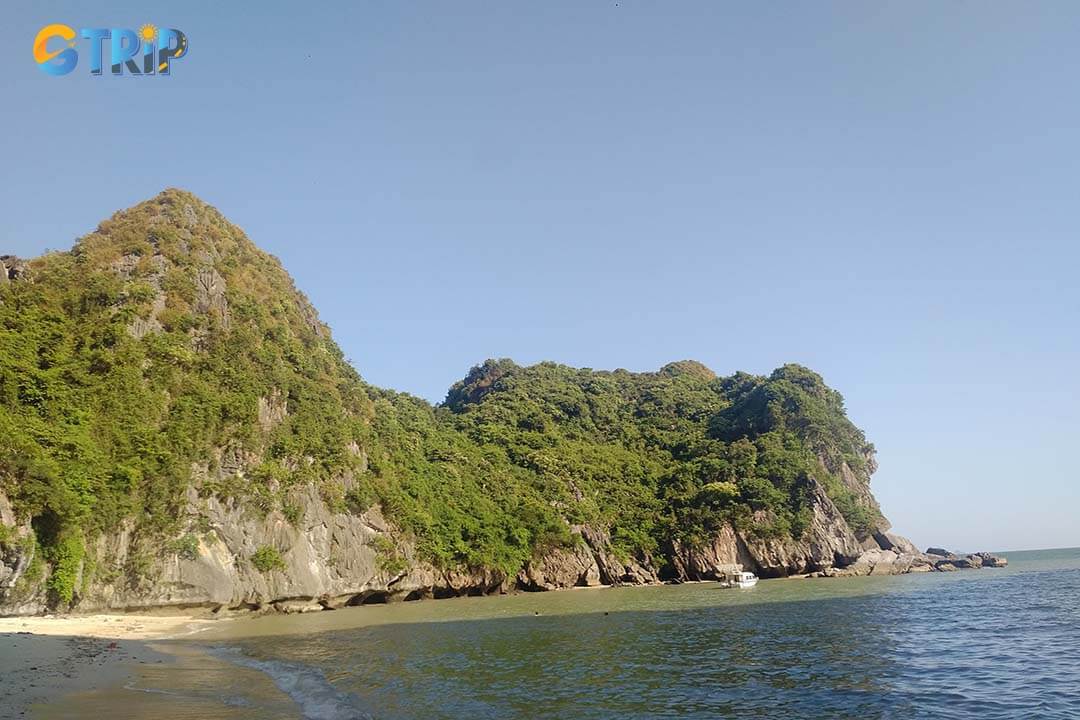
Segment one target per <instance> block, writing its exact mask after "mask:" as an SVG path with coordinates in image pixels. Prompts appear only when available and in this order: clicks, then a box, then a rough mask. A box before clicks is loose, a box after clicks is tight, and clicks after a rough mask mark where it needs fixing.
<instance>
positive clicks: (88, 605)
mask: <svg viewBox="0 0 1080 720" xmlns="http://www.w3.org/2000/svg"><path fill="white" fill-rule="evenodd" d="M875 468H876V465H875V461H874V448H873V446H872V445H871V444H870V443H869V442H868V441H867V439H866V437H865V436H864V434H863V432H862V431H861V430H859V429H858V428H857V427H855V426H854V425H853V424H852V423H851V422H850V421H849V420H848V418H847V416H846V414H845V409H844V402H843V398H842V397H841V395H840V394H839V393H838V392H836V391H835V390H833V389H831V388H829V387H828V386H827V385H826V384H825V383H824V381H823V380H822V378H821V377H820V376H819V375H817V374H816V373H814V372H813V371H811V370H809V369H807V368H805V367H802V366H799V365H795V364H790V365H785V366H783V367H781V368H778V369H776V370H775V371H773V372H772V373H771V374H769V375H767V376H759V375H751V374H746V373H736V374H735V375H732V376H728V377H718V376H717V375H716V374H714V373H713V372H712V371H710V370H709V369H708V368H706V367H705V366H704V365H702V364H700V363H698V362H693V361H681V362H673V363H671V364H669V365H666V366H664V367H663V368H661V369H659V370H658V371H656V372H645V373H634V372H628V371H626V370H614V371H597V370H591V369H576V368H570V367H566V366H563V365H558V364H554V363H541V364H539V365H535V366H532V367H522V366H519V365H517V364H515V363H514V362H512V361H510V360H505V359H503V360H488V361H486V362H484V363H482V364H480V365H478V366H477V367H474V368H473V369H472V370H470V371H469V372H468V374H467V375H466V376H465V377H464V378H463V379H462V380H461V381H460V382H458V383H456V384H454V386H453V387H451V388H450V390H449V392H448V393H447V396H446V399H445V401H444V402H443V403H441V404H438V405H432V404H430V403H428V402H426V401H424V400H421V399H418V398H416V397H414V396H411V395H408V394H404V393H399V392H394V391H391V390H384V389H381V388H378V387H374V386H372V385H370V384H368V383H367V382H365V381H364V380H363V379H362V378H361V376H360V375H359V374H358V373H357V371H356V370H355V369H354V368H353V367H352V366H351V365H350V364H349V363H348V362H347V361H346V360H345V358H344V356H343V354H342V352H341V350H340V349H339V348H338V346H337V345H336V344H335V342H334V340H333V339H332V337H331V334H330V331H329V329H328V328H327V327H326V326H325V325H324V324H323V323H322V322H321V321H320V320H319V317H318V315H317V313H316V311H315V309H314V308H313V307H312V306H311V304H310V303H309V302H308V300H307V299H306V298H305V297H304V296H303V295H302V294H301V293H300V292H299V291H298V290H297V289H296V287H295V285H294V284H293V282H292V280H291V278H290V277H289V275H288V274H287V273H286V272H285V270H284V269H283V268H282V267H281V265H280V263H279V262H278V261H277V260H276V259H275V258H274V257H272V256H270V255H268V254H266V253H264V252H262V251H260V250H259V249H258V248H257V247H256V246H255V245H254V244H253V243H252V242H251V241H250V240H249V239H248V238H247V237H246V236H245V234H244V233H243V232H242V231H241V230H240V229H239V228H237V227H236V226H234V225H232V224H230V223H229V222H228V221H227V220H226V219H225V218H224V217H222V216H221V214H220V213H218V212H217V211H216V210H215V209H213V208H212V207H210V206H208V205H206V204H205V203H203V202H202V201H200V200H199V199H198V198H196V197H195V196H193V195H191V194H190V193H187V192H184V191H180V190H166V191H165V192H163V193H161V194H160V195H158V196H157V197H155V198H153V199H152V200H149V201H147V202H144V203H141V204H139V205H137V206H135V207H133V208H130V209H128V210H124V211H122V212H119V213H117V214H115V215H113V217H111V218H110V219H108V220H106V221H104V222H102V223H101V225H100V226H99V227H98V229H97V230H96V231H94V232H92V233H90V234H88V235H86V236H85V237H83V238H81V239H80V240H79V241H78V242H77V243H76V245H75V247H74V248H73V249H72V250H70V251H65V252H51V253H48V254H46V255H44V256H42V257H39V258H36V259H33V260H20V259H18V258H14V257H11V256H4V257H2V258H0V613H6V614H29V613H38V612H42V611H45V610H72V609H74V610H79V611H90V610H101V609H108V608H114V609H135V608H150V607H163V606H174V607H183V608H192V607H207V608H211V609H265V608H277V609H280V610H309V609H320V608H334V607H340V606H342V605H348V604H360V603H367V602H382V601H386V600H392V599H407V600H411V599H419V598H424V597H448V596H456V595H463V594H485V593H494V592H505V591H508V590H514V589H519V590H545V589H555V588H562V587H572V586H590V585H612V584H641V583H655V582H662V581H678V580H707V579H714V578H716V577H718V576H719V575H720V574H722V573H723V572H725V571H726V569H728V568H730V567H732V566H734V565H741V566H743V567H745V568H746V569H749V570H752V571H754V572H756V573H758V574H759V575H761V576H764V577H776V576H788V575H798V574H824V575H837V574H868V573H902V572H910V571H919V570H927V571H929V570H941V569H951V568H954V567H972V566H979V565H981V564H986V565H995V564H1000V563H1001V562H1003V561H1001V560H998V559H996V558H993V557H992V556H985V557H984V556H968V557H961V558H956V557H944V556H934V555H927V554H924V553H921V552H919V551H918V550H917V549H916V548H915V547H914V546H913V545H911V543H910V542H908V541H907V540H905V539H904V538H902V537H899V536H897V535H893V534H892V533H890V532H889V523H888V522H887V521H886V519H885V518H884V516H883V515H882V512H881V510H880V508H879V507H878V504H877V502H876V501H875V500H874V497H873V495H872V494H871V492H870V477H871V475H872V474H873V472H874V470H875Z"/></svg>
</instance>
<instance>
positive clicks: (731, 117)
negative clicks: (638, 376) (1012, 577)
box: [0, 0, 1080, 551]
mask: <svg viewBox="0 0 1080 720" xmlns="http://www.w3.org/2000/svg"><path fill="white" fill-rule="evenodd" d="M255 8H256V6H255V5H252V4H246V5H245V4H240V3H221V2H199V1H185V2H168V3H165V2H158V3H155V2H147V1H145V0H144V1H142V2H99V3H92V4H90V3H81V2H48V1H47V0H39V1H36V2H22V1H20V2H8V3H5V4H4V6H3V9H0V21H2V24H3V27H4V29H5V33H4V38H5V39H4V42H3V43H2V44H0V68H3V73H2V74H0V92H2V94H0V98H2V102H0V173H2V175H0V177H2V179H3V182H2V185H0V187H2V192H0V254H4V253H14V254H16V255H20V256H34V255H37V254H40V253H41V252H42V251H44V250H45V249H46V248H51V249H66V248H68V247H70V246H71V244H72V243H73V242H74V240H75V239H76V238H77V237H79V236H81V235H83V234H85V233H87V232H89V231H91V230H93V229H94V227H96V225H97V223H98V222H99V221H101V220H102V219H104V218H105V217H107V216H109V215H110V214H112V213H113V212H114V211H116V210H119V209H122V208H125V207H128V206H131V205H133V204H135V203H137V202H139V201H141V200H144V199H147V198H149V197H152V196H153V195H155V194H157V193H158V192H159V191H160V190H162V189H163V188H165V187H182V188H184V189H187V190H190V191H192V192H194V193H195V194H197V195H199V196H200V197H202V198H203V199H204V200H206V201H207V202H209V203H210V204H212V205H214V206H216V207H217V208H218V209H219V210H221V211H222V213H224V214H225V216H226V217H228V218H229V219H230V220H232V221H233V222H235V223H237V224H238V225H240V226H241V227H242V228H244V229H245V231H247V233H248V235H249V236H250V237H251V238H252V239H253V240H254V241H255V242H256V243H257V244H258V245H259V246H260V247H262V248H263V249H265V250H267V251H269V252H271V253H273V254H275V255H276V256H278V257H279V258H280V259H281V260H282V262H283V263H284V265H285V267H286V268H287V269H288V270H289V272H290V273H291V274H292V275H293V277H294V278H295V279H296V282H297V284H298V286H299V287H300V288H301V289H302V290H303V291H304V292H305V293H306V294H307V295H308V296H309V297H310V298H311V299H312V301H313V302H314V303H315V305H316V307H318V308H319V311H320V314H321V316H322V318H323V319H324V320H325V321H326V322H327V323H328V324H329V325H330V326H331V327H332V329H333V331H334V336H335V338H336V339H337V341H338V342H339V344H340V345H341V346H342V348H343V349H344V351H345V354H346V356H347V357H348V358H350V360H351V361H352V362H353V364H354V365H355V366H356V367H357V369H358V370H359V371H360V373H361V374H362V375H363V376H364V377H365V378H366V379H367V380H368V381H370V382H372V383H375V384H377V385H381V386H386V387H392V388H395V389H398V390H405V391H409V392H412V393H415V394H417V395H420V396H423V397H425V398H428V399H430V400H432V401H436V402H437V401H440V400H441V399H442V398H443V397H444V396H445V393H446V389H447V388H448V387H449V386H450V385H451V384H452V383H453V382H455V381H456V380H458V379H460V378H461V377H462V376H463V375H464V374H465V373H466V372H467V371H468V369H469V368H470V367H471V366H472V365H475V364H477V363H479V362H481V361H483V360H484V359H485V358H488V357H511V358H513V359H515V360H516V361H517V362H519V363H522V364H528V363H534V362H538V361H542V360H553V361H557V362H560V363H565V364H568V365H573V366H581V367H592V368H597V369H614V368H619V367H622V368H627V369H630V370H635V371H647V370H655V369H657V368H659V367H660V366H662V365H664V364H665V363H667V362H670V361H673V360H679V359H686V358H692V359H697V360H700V361H701V362H703V363H705V364H706V365H708V366H709V367H711V368H713V369H714V370H715V371H717V372H718V373H722V374H727V373H731V372H734V371H736V370H745V371H748V372H753V373H761V374H765V373H768V372H770V371H771V370H772V369H773V368H775V367H778V366H780V365H782V364H784V363H788V362H798V363H801V364H804V365H807V366H809V367H811V368H813V369H814V370H816V371H818V372H820V373H821V374H822V375H823V376H824V378H825V379H826V381H827V382H828V383H829V384H830V385H832V386H833V387H835V388H837V389H838V390H839V391H840V392H841V393H843V395H844V397H845V399H846V401H847V407H848V412H849V415H850V417H851V418H852V419H853V420H854V422H855V423H856V424H858V425H859V426H860V427H862V428H863V429H864V430H865V431H866V433H867V436H868V437H869V438H870V440H871V441H873V442H874V443H875V445H876V446H877V449H878V461H879V463H880V470H879V471H878V473H877V474H876V475H875V476H874V481H873V486H872V487H873V489H874V492H875V494H876V496H877V497H878V499H879V500H880V502H881V504H882V507H883V508H884V510H885V513H886V515H887V516H888V517H889V518H890V520H892V522H893V526H894V529H895V530H896V531H898V532H901V533H903V534H906V535H908V536H909V537H911V538H912V539H913V540H914V541H915V542H916V543H917V544H918V545H920V546H922V547H924V548H925V547H926V546H927V545H940V546H945V547H946V548H949V549H959V550H969V551H974V550H983V549H986V550H1009V549H1025V548H1042V547H1062V546H1077V545H1080V482H1078V481H1080V477H1078V471H1077V469H1076V468H1077V464H1076V459H1075V456H1073V454H1072V453H1073V452H1074V451H1075V450H1076V447H1077V443H1078V440H1080V402H1078V400H1080V373H1078V372H1077V370H1078V368H1080V322H1078V321H1080V282H1078V269H1080V249H1078V242H1077V241H1078V239H1080V238H1078V230H1080V198H1078V193H1080V186H1078V183H1077V178H1078V172H1080V135H1078V132H1080V131H1078V128H1080V93H1078V91H1077V82H1076V78H1077V68H1078V67H1080V44H1078V43H1077V42H1076V39H1077V35H1076V28H1077V27H1078V26H1080V4H1077V3H1073V2H1052V1H1042V2H1038V3H1016V2H974V1H965V0H957V1H955V2H949V3H941V2H921V1H909V0H905V1H904V2H873V3H865V2H855V1H852V2H788V3H757V2H742V3H736V2H728V3H715V2H700V3H698V2H672V3H657V2H638V1H636V0H619V1H618V2H579V1H574V2H556V1H554V0H545V2H507V3H496V2H489V3H473V2H455V3H443V2H431V3H423V2H410V3H402V2H389V1H387V2H348V3H345V2H341V3H333V2H324V3H296V2H289V3H283V2H279V3H275V2H264V3H260V4H259V5H258V6H257V10H256V9H255ZM56 22H62V23H65V24H67V25H70V26H72V27H74V28H76V29H79V28H82V27H130V28H133V29H138V28H139V27H140V26H141V25H142V24H144V23H154V24H156V25H159V26H162V27H172V28H178V29H180V30H182V31H183V32H184V33H185V35H186V36H187V38H188V42H189V52H188V53H187V56H186V57H182V58H180V59H177V60H176V61H174V64H173V69H172V74H171V75H170V76H169V77H145V78H135V77H129V76H125V77H112V76H110V75H108V74H107V73H108V69H107V68H106V75H104V76H101V77H95V76H92V75H91V74H90V72H89V60H88V51H87V49H86V45H85V42H83V43H82V44H80V45H77V49H78V50H79V51H80V62H79V65H78V66H77V67H76V69H75V70H74V71H73V72H72V73H70V74H68V75H65V76H61V77H54V76H50V75H47V74H45V73H43V72H41V71H40V70H39V69H38V68H37V66H36V64H35V62H34V60H33V55H32V52H31V49H32V45H33V40H34V37H35V35H36V34H37V32H38V30H39V29H40V28H41V27H42V26H44V25H46V24H49V23H56Z"/></svg>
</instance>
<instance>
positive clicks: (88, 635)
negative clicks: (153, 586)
mask: <svg viewBox="0 0 1080 720" xmlns="http://www.w3.org/2000/svg"><path fill="white" fill-rule="evenodd" d="M214 622H221V621H214V620H207V619H201V618H194V617H190V616H182V615H176V616H170V615H73V616H46V617H11V618H0V678H3V682H2V683H0V718H4V719H6V718H25V717H33V716H34V714H35V713H33V709H34V708H35V706H44V705H48V704H50V703H54V702H56V701H57V700H59V699H61V698H64V697H67V696H70V695H73V694H77V693H81V692H87V691H94V690H104V689H106V688H111V687H118V686H122V685H123V684H124V682H125V680H126V678H127V677H129V676H131V675H132V674H133V673H134V672H135V671H136V669H137V668H138V666H140V665H147V664H164V663H169V662H171V661H172V659H171V658H170V657H169V656H168V655H164V654H162V653H160V652H157V651H155V650H154V649H153V648H151V647H150V645H149V644H148V643H149V641H153V640H164V639H169V638H178V637H184V636H188V635H191V634H193V633H197V632H198V631H199V630H201V629H203V628H205V627H207V626H209V625H210V624H212V623H214Z"/></svg>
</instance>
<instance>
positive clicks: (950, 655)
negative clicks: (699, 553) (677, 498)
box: [84, 549, 1080, 720]
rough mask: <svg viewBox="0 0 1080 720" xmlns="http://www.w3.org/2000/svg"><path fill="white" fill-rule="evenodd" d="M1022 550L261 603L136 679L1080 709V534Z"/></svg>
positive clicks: (449, 713) (634, 710) (707, 707)
mask: <svg viewBox="0 0 1080 720" xmlns="http://www.w3.org/2000/svg"><path fill="white" fill-rule="evenodd" d="M1008 557H1009V560H1010V567H1009V568H1008V569H1004V570H991V569H984V570H978V571H966V572H958V573H951V574H946V573H933V574H928V575H909V576H902V577H895V578H853V579H821V580H771V581H768V580H767V581H762V582H760V583H759V584H758V585H757V587H755V588H752V589H747V590H724V589H720V588H718V587H717V586H716V585H713V584H695V585H682V586H666V587H650V588H621V589H604V590H581V591H571V592H561V593H548V594H530V595H515V596H506V597H495V598H469V599H460V600H446V601H436V602H420V603H407V604H398V605H390V606H368V607H362V608H355V609H350V610H345V611H337V612H334V613H320V614H317V615H314V616H299V617H271V618H261V619H257V620H253V621H249V622H239V623H232V624H226V625H223V626H221V627H220V628H214V629H212V630H211V634H209V635H206V636H200V643H201V644H204V645H207V646H209V647H211V648H212V649H211V652H210V655H209V659H205V660H202V661H190V660H189V661H188V662H187V663H186V664H185V663H183V662H182V663H181V664H180V665H181V667H182V668H183V670H182V671H178V670H177V669H176V668H171V669H169V668H158V669H156V670H155V672H156V673H157V675H156V676H155V675H144V676H143V677H142V678H140V680H139V682H138V684H137V685H136V686H135V687H134V688H133V689H135V690H142V691H144V692H143V694H142V695H143V697H144V698H145V699H143V700H142V701H141V702H143V703H145V705H146V707H147V708H150V709H152V710H154V712H155V715H154V716H155V717H160V716H161V715H160V713H161V712H162V711H168V712H170V716H171V717H222V718H225V717H229V718H232V717H236V718H241V717H260V718H271V717H308V718H356V717H364V716H369V717H375V718H388V719H390V718H515V717H521V718H553V719H554V718H559V719H563V718H568V717H569V718H576V719H582V720H584V719H588V718H764V717H770V718H771V717H787V718H820V717H830V718H931V717H932V718H980V719H986V718H1016V717H1040V718H1077V717H1080V549H1072V550H1052V551H1038V552H1013V553H1008ZM185 677H186V679H185ZM150 691H153V692H154V693H157V694H155V695H153V701H152V702H151V701H150V695H149V692H150ZM128 692H129V694H134V693H131V690H129V691H128ZM162 692H167V693H169V695H162V694H160V693H162ZM127 707H128V708H129V712H130V713H131V714H130V715H129V716H130V717H142V715H141V714H140V712H141V711H139V710H137V709H133V708H135V706H134V705H132V704H130V703H129V704H128V705H127ZM85 708H86V706H84V709H85ZM114 716H123V715H114ZM149 716H150V715H147V717H149Z"/></svg>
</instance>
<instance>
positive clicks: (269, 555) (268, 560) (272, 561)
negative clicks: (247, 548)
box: [251, 545, 285, 572]
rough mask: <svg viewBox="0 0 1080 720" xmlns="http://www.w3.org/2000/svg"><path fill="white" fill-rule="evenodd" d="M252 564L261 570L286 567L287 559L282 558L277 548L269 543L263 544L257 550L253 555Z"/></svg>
mask: <svg viewBox="0 0 1080 720" xmlns="http://www.w3.org/2000/svg"><path fill="white" fill-rule="evenodd" d="M251 564H252V565H254V566H255V569H256V570H258V571H259V572H270V571H271V570H284V569H285V561H284V560H283V559H282V558H281V553H280V552H278V551H277V548H272V547H270V546H269V545H263V546H262V547H260V548H259V549H258V550H256V551H255V554H254V555H252V556H251Z"/></svg>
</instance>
